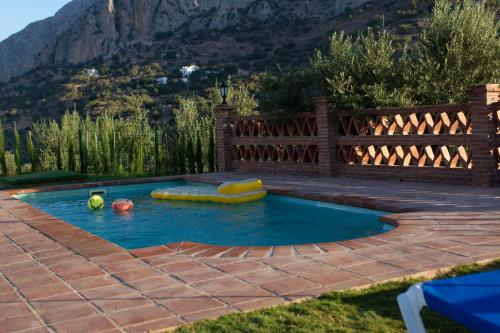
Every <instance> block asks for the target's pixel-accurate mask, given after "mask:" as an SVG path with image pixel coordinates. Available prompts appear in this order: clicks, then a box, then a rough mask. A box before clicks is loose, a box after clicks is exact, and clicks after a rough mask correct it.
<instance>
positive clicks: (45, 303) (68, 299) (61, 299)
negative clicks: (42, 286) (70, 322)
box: [30, 293, 87, 313]
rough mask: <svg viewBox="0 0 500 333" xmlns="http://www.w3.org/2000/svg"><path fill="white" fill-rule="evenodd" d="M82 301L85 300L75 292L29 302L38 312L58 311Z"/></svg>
mask: <svg viewBox="0 0 500 333" xmlns="http://www.w3.org/2000/svg"><path fill="white" fill-rule="evenodd" d="M83 303H87V302H86V301H85V300H84V299H83V298H81V297H80V296H79V295H78V294H76V293H72V294H64V295H57V296H52V297H47V298H44V299H40V300H37V301H31V302H30V304H31V305H32V306H33V307H34V308H35V309H36V311H37V312H39V313H48V312H51V311H58V310H61V309H65V308H71V307H72V306H76V305H78V304H83Z"/></svg>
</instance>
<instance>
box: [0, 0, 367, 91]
mask: <svg viewBox="0 0 500 333" xmlns="http://www.w3.org/2000/svg"><path fill="white" fill-rule="evenodd" d="M367 1H368V0H73V1H72V2H70V3H69V4H67V5H66V6H65V7H63V8H62V9H61V10H59V11H58V12H57V13H56V14H55V15H54V16H53V17H50V18H48V19H45V20H43V21H39V22H35V23H32V24H30V25H29V26H27V27H26V28H25V29H24V30H22V31H21V32H19V33H16V34H14V35H12V36H11V37H9V38H8V39H6V40H5V41H3V42H1V43H0V81H8V80H9V79H10V78H12V77H15V76H19V75H22V74H24V73H26V72H28V71H29V70H32V69H34V68H37V67H42V66H47V65H68V64H81V63H85V62H88V61H92V60H94V59H96V58H99V57H103V58H104V59H109V58H111V57H112V56H113V55H115V54H122V53H123V52H125V53H128V51H127V50H129V49H130V48H133V47H134V46H135V45H138V44H142V45H146V46H151V45H152V44H155V43H158V42H159V41H163V40H164V39H168V37H170V36H173V35H175V34H176V33H179V31H181V30H182V32H183V33H186V32H188V33H191V34H195V33H200V32H205V33H206V32H208V31H222V30H224V29H226V28H228V27H233V26H238V25H241V24H243V25H248V24H249V23H253V24H254V25H255V24H266V23H269V22H271V21H273V22H280V21H287V22H290V21H294V20H301V19H307V20H314V22H316V24H320V23H321V22H322V21H324V20H326V19H328V18H331V17H334V16H336V15H339V14H341V13H343V12H344V11H345V10H346V9H347V8H349V10H352V9H355V8H358V7H359V6H361V5H362V4H364V3H366V2H367ZM250 34H251V32H250Z"/></svg>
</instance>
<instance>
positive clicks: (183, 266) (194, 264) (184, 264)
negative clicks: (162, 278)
mask: <svg viewBox="0 0 500 333" xmlns="http://www.w3.org/2000/svg"><path fill="white" fill-rule="evenodd" d="M206 267H207V266H205V265H204V264H202V263H200V262H198V261H195V260H186V261H180V262H175V263H171V264H166V265H160V266H158V268H159V269H161V270H162V271H164V272H167V273H172V274H174V273H178V272H185V271H191V270H200V269H204V268H206Z"/></svg>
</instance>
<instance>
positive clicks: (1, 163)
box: [0, 120, 8, 176]
mask: <svg viewBox="0 0 500 333" xmlns="http://www.w3.org/2000/svg"><path fill="white" fill-rule="evenodd" d="M0 167H1V169H2V174H3V175H4V176H7V173H8V171H7V162H6V161H5V137H4V134H3V124H2V121H1V120H0Z"/></svg>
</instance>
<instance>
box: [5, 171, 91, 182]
mask: <svg viewBox="0 0 500 333" xmlns="http://www.w3.org/2000/svg"><path fill="white" fill-rule="evenodd" d="M85 178H87V176H86V175H82V174H80V173H76V172H69V171H40V172H35V173H30V174H25V175H19V176H11V177H5V178H0V181H1V182H3V183H7V184H9V185H24V184H40V183H49V182H58V181H68V180H81V179H85Z"/></svg>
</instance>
